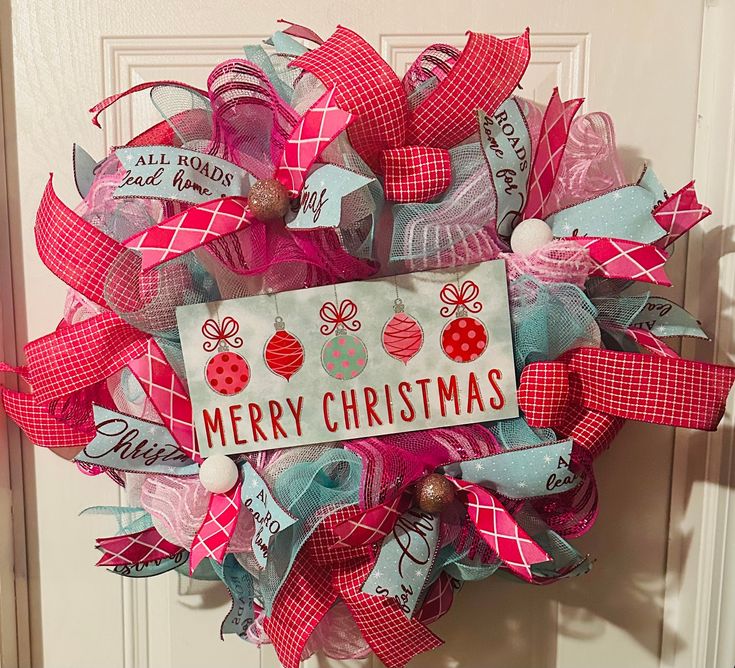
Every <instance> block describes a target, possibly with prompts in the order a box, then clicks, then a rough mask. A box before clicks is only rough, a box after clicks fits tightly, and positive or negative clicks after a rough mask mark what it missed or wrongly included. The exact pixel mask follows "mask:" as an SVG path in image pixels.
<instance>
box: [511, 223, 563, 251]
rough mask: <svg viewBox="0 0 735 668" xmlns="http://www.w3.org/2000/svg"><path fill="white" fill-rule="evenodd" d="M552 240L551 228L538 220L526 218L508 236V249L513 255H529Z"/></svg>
mask: <svg viewBox="0 0 735 668" xmlns="http://www.w3.org/2000/svg"><path fill="white" fill-rule="evenodd" d="M553 238H554V234H553V233H552V231H551V228H550V227H549V226H548V225H547V224H546V221H543V220H541V219H540V218H527V219H526V220H523V221H521V222H520V223H518V225H517V226H516V228H515V229H514V230H513V233H512V234H511V235H510V247H511V248H512V249H513V252H514V253H518V254H519V255H529V254H530V253H533V251H535V250H538V249H539V248H541V246H545V245H546V244H548V243H549V242H550V241H551V240H552V239H553Z"/></svg>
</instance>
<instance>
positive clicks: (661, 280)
mask: <svg viewBox="0 0 735 668" xmlns="http://www.w3.org/2000/svg"><path fill="white" fill-rule="evenodd" d="M565 240H567V241H575V242H576V243H578V244H579V245H580V246H583V247H584V248H586V249H587V250H588V251H589V254H590V257H591V258H592V260H593V261H594V263H595V267H594V269H593V270H592V272H591V274H592V275H593V276H604V277H605V278H624V279H626V280H632V281H643V282H644V283H655V284H657V285H671V281H670V280H669V279H668V277H667V276H666V273H665V272H664V265H665V264H666V261H667V260H668V259H669V255H668V253H666V251H664V250H662V249H661V248H658V247H657V246H653V245H651V244H642V243H638V242H637V241H628V240H627V239H608V238H607V237H565Z"/></svg>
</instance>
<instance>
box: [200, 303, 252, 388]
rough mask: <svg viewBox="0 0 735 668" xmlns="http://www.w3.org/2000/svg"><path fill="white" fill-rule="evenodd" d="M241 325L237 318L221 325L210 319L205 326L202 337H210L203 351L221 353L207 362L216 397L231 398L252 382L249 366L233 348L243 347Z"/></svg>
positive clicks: (229, 318)
mask: <svg viewBox="0 0 735 668" xmlns="http://www.w3.org/2000/svg"><path fill="white" fill-rule="evenodd" d="M239 330H240V325H238V324H237V321H236V320H235V319H234V318H231V317H229V316H228V317H227V318H225V319H224V320H222V322H221V323H219V322H217V321H216V320H214V319H212V318H209V319H208V320H205V321H204V324H203V325H202V334H203V335H204V336H205V337H206V338H207V341H205V342H204V344H203V346H202V347H203V348H204V350H205V351H207V352H212V351H213V350H215V349H216V350H218V351H219V352H217V354H215V355H213V356H212V357H211V358H210V359H209V361H208V362H207V366H206V367H205V368H204V377H205V378H206V380H207V385H209V387H211V388H212V389H213V390H214V391H215V392H217V394H223V395H225V396H231V395H233V394H238V393H239V392H242V391H243V390H244V389H245V388H246V387H247V384H248V383H249V382H250V365H249V364H248V362H247V360H246V359H245V358H244V357H243V356H242V355H239V354H238V353H235V352H232V351H231V350H230V347H233V348H239V347H240V346H242V338H241V337H239V336H237V332H238V331H239Z"/></svg>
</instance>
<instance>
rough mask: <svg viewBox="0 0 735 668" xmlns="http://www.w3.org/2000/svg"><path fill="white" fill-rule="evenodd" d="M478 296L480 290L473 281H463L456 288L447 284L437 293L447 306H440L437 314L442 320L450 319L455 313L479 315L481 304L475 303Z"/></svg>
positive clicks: (451, 284) (452, 284)
mask: <svg viewBox="0 0 735 668" xmlns="http://www.w3.org/2000/svg"><path fill="white" fill-rule="evenodd" d="M479 296H480V288H479V287H478V286H477V283H475V282H474V281H465V282H464V283H462V285H461V286H460V287H459V288H458V287H457V286H456V285H455V284H454V283H447V284H446V285H445V286H444V287H443V288H442V289H441V291H440V292H439V299H441V300H442V301H443V302H444V303H445V304H447V306H442V307H441V309H439V313H440V314H441V316H442V317H443V318H451V317H452V316H453V315H454V314H455V313H457V311H463V312H465V313H466V312H469V313H479V312H480V311H482V302H479V301H475V300H476V299H477V298H478V297H479Z"/></svg>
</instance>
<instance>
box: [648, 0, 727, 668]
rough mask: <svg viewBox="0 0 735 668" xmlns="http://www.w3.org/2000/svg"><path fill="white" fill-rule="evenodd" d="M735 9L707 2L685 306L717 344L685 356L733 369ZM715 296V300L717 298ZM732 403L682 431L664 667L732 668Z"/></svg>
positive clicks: (687, 347)
mask: <svg viewBox="0 0 735 668" xmlns="http://www.w3.org/2000/svg"><path fill="white" fill-rule="evenodd" d="M733 25H735V2H733V1H732V0H706V3H705V8H704V21H703V26H702V52H701V53H702V55H701V61H700V80H699V96H698V109H697V130H696V136H695V151H694V164H693V174H694V177H695V178H697V179H698V188H697V190H698V192H699V194H700V197H701V199H702V201H703V202H706V203H707V204H709V206H711V207H712V209H713V211H714V213H713V215H712V216H711V217H710V218H708V219H706V220H705V221H703V223H701V224H700V225H698V226H697V227H696V228H695V229H694V230H693V231H692V233H691V234H690V235H689V236H690V240H689V246H688V253H687V271H686V283H685V299H684V305H685V307H686V308H687V309H688V310H689V311H690V312H692V313H694V314H695V315H696V316H697V317H698V318H700V319H701V320H702V322H703V323H704V326H705V329H706V330H707V331H708V333H709V334H710V335H711V336H712V339H713V342H714V343H713V342H699V341H694V340H692V339H689V340H685V343H684V345H683V346H682V352H683V355H684V356H685V357H687V358H693V359H700V360H704V361H709V362H718V363H722V364H733V363H735V322H734V318H735V315H733V300H735V241H734V240H733V239H732V234H733V233H732V230H733V229H734V227H733V225H734V224H735V188H734V187H733V184H734V183H735V42H733V39H732V34H731V31H732V26H733ZM712 295H716V296H717V298H716V299H712ZM733 447H735V401H733V396H732V395H731V397H730V401H729V403H728V410H727V413H726V416H725V419H724V420H723V422H722V424H721V425H720V429H719V431H717V432H715V433H711V434H704V433H701V432H689V431H683V430H677V434H676V438H675V445H674V460H673V467H672V488H671V505H670V515H669V550H668V555H667V563H666V586H665V597H664V616H663V632H662V642H661V661H660V665H661V666H662V667H663V666H666V667H668V668H691V666H708V667H712V668H715V667H717V668H719V667H723V668H731V667H732V665H733V664H734V663H735V638H734V637H733V634H732V628H733V624H734V623H735V564H733V559H734V558H735V512H731V511H730V507H731V505H735V457H733Z"/></svg>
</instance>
